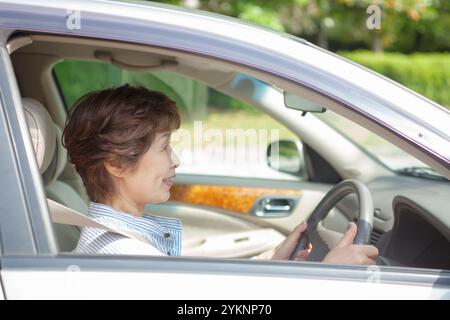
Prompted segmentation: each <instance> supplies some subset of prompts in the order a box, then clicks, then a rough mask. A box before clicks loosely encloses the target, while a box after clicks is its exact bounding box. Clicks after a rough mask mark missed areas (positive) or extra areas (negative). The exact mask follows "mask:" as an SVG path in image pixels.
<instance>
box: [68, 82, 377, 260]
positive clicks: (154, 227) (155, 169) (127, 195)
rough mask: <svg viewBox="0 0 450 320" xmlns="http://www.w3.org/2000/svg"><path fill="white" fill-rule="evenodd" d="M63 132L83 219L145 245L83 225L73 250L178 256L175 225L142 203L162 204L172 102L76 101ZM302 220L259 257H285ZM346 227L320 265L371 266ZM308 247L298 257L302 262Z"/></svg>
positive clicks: (121, 97)
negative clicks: (82, 194)
mask: <svg viewBox="0 0 450 320" xmlns="http://www.w3.org/2000/svg"><path fill="white" fill-rule="evenodd" d="M72 110H73V112H72V113H71V115H70V116H69V118H68V120H67V123H66V127H65V129H64V134H63V140H64V141H63V143H64V146H65V147H66V148H67V151H68V156H69V160H70V161H71V162H72V163H73V164H74V165H75V167H76V170H77V171H78V173H79V174H80V176H81V178H82V180H83V182H84V185H85V187H86V190H87V193H88V196H89V198H90V200H91V202H90V205H89V216H90V217H91V218H92V219H94V220H96V221H98V222H100V223H103V224H105V225H107V226H109V227H110V228H111V229H114V230H120V231H123V232H126V233H128V234H130V233H132V234H136V235H138V236H139V237H140V238H143V239H144V240H145V241H141V240H137V239H136V238H129V237H126V236H124V235H122V234H118V233H113V232H109V231H106V230H101V229H96V228H88V227H85V228H83V230H82V232H81V237H80V240H79V242H78V245H77V248H76V249H75V251H76V252H79V253H103V254H141V255H180V254H181V231H182V226H181V221H180V220H178V219H174V218H165V217H156V216H151V215H147V214H146V215H144V214H143V213H144V207H145V205H146V204H149V203H161V202H165V201H167V200H168V199H169V196H170V188H171V186H172V183H173V179H174V178H175V170H176V168H177V167H178V166H179V163H180V162H179V159H178V158H177V156H176V155H175V153H174V152H173V150H172V149H171V147H170V136H171V133H172V132H173V131H174V130H176V129H178V128H179V126H180V117H179V114H178V111H177V107H176V105H175V103H174V102H173V101H172V100H170V99H169V98H168V97H167V96H165V95H164V94H162V93H160V92H155V91H150V90H147V89H145V88H143V87H131V86H129V85H124V86H122V87H119V88H116V89H107V90H102V91H97V92H92V93H89V94H87V95H85V96H83V97H82V98H81V99H80V100H78V101H77V102H76V103H75V105H74V107H73V109H72ZM305 229H306V223H302V224H300V225H299V226H297V227H296V228H295V229H294V231H293V232H292V233H291V234H290V235H289V236H288V237H287V238H286V239H285V240H284V241H283V242H282V243H281V244H280V245H279V246H278V247H277V248H276V249H274V250H271V251H270V252H266V253H264V254H263V255H261V256H259V257H260V258H270V259H278V260H287V259H289V257H290V256H291V254H292V253H293V251H294V249H295V245H296V243H297V242H298V239H299V238H300V236H301V234H302V232H304V231H305ZM355 235H356V225H355V224H353V223H351V224H350V226H349V229H348V230H347V232H346V234H345V235H344V237H343V238H342V240H341V241H340V243H339V244H338V245H337V246H336V247H335V248H333V249H332V250H331V251H330V253H329V254H328V255H327V256H326V257H325V259H324V262H328V263H358V264H373V263H374V259H375V257H376V256H377V255H378V251H377V249H376V248H375V247H373V246H361V245H353V244H352V241H353V239H354V237H355ZM308 254H309V252H308V250H304V251H301V252H299V253H298V255H297V256H296V257H295V259H296V260H305V259H306V258H307V256H308Z"/></svg>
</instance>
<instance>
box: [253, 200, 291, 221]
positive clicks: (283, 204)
mask: <svg viewBox="0 0 450 320" xmlns="http://www.w3.org/2000/svg"><path fill="white" fill-rule="evenodd" d="M297 202H298V198H297V197H276V196H271V197H263V198H259V199H258V200H257V201H256V203H255V205H254V206H253V208H252V212H251V213H252V214H253V215H255V216H258V217H264V218H275V217H277V218H279V217H285V216H288V215H290V214H291V213H292V211H293V210H294V208H295V206H296V205H297Z"/></svg>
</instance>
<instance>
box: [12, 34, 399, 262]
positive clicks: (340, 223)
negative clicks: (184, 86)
mask: <svg viewBox="0 0 450 320" xmlns="http://www.w3.org/2000/svg"><path fill="white" fill-rule="evenodd" d="M7 49H8V51H9V53H10V55H11V61H12V64H13V67H14V71H15V74H16V78H17V81H18V86H19V89H20V92H21V95H22V97H23V104H24V108H25V109H26V110H27V111H26V112H27V114H28V115H27V120H28V123H29V126H30V133H31V135H32V136H33V130H36V129H32V128H33V126H35V127H36V126H37V125H40V126H41V127H42V131H41V133H42V136H40V137H39V139H38V140H36V137H33V139H34V140H33V144H34V146H35V150H36V157H37V160H38V163H40V165H39V168H40V173H41V174H42V178H43V182H44V185H45V190H46V192H47V197H48V198H49V199H51V200H54V201H55V202H57V203H59V204H61V205H64V206H67V207H68V208H70V209H72V210H75V211H76V212H78V213H82V214H86V212H87V208H88V198H87V195H86V193H85V190H84V187H83V184H82V181H81V179H80V177H79V175H78V174H77V173H76V170H75V168H74V167H73V166H72V165H71V164H70V163H68V162H67V155H66V151H65V150H64V148H63V147H62V145H61V139H60V137H61V129H62V128H63V127H64V124H65V120H66V109H65V106H64V102H63V100H62V97H61V95H60V93H59V90H58V87H57V84H56V82H55V81H54V79H53V74H52V70H53V66H54V65H55V64H57V63H58V62H61V61H62V60H64V59H69V60H86V61H97V62H105V63H111V64H113V65H115V66H117V67H118V68H122V69H125V70H130V71H143V72H152V71H158V70H165V71H171V72H175V73H178V74H181V75H184V76H188V77H190V78H192V79H194V80H197V81H200V82H203V83H205V84H206V85H208V86H209V87H212V88H215V89H217V90H219V91H222V92H223V93H225V94H229V95H231V96H233V97H235V98H239V99H241V100H243V101H245V102H247V103H249V104H252V105H254V106H255V107H256V108H259V109H261V110H262V111H264V112H265V113H267V114H268V115H270V116H272V117H273V118H274V119H276V120H278V121H280V122H281V123H283V124H285V125H286V126H287V127H288V128H289V129H290V130H291V131H293V132H294V133H296V134H297V135H298V136H299V137H302V140H303V141H304V142H306V143H308V144H309V145H310V146H314V149H315V150H316V151H318V152H319V153H321V154H322V155H323V156H324V157H325V158H326V159H328V160H329V161H330V164H331V165H333V167H334V168H335V169H336V170H337V171H338V173H339V174H340V176H341V177H342V178H358V179H359V180H361V181H363V182H364V181H370V180H371V179H372V178H373V177H375V176H379V175H389V174H391V173H390V172H389V171H387V170H386V169H385V168H384V167H383V166H381V165H380V164H379V163H377V162H376V161H373V160H372V159H371V158H370V157H369V156H367V155H366V154H365V153H364V152H361V150H359V149H358V148H357V147H356V146H355V145H354V144H352V143H351V142H349V141H348V140H346V139H344V138H343V137H341V136H340V135H336V134H335V133H334V132H333V131H332V130H333V129H331V128H330V127H329V126H327V125H325V124H324V123H323V122H322V121H320V120H319V119H318V118H316V117H314V116H311V115H309V114H308V115H307V116H305V117H298V114H297V113H296V111H294V110H291V109H287V108H279V106H280V105H283V104H284V102H283V98H282V94H281V95H280V94H279V91H276V90H275V89H274V90H273V92H274V94H269V95H265V96H264V98H263V99H261V100H255V99H254V98H253V89H254V88H252V86H251V85H249V83H248V82H242V83H239V84H238V85H237V86H235V85H232V84H231V83H232V80H233V79H234V78H235V76H236V75H238V74H239V73H241V72H242V73H246V74H249V75H252V76H254V77H256V78H258V79H260V80H261V81H265V82H266V83H271V84H272V85H273V87H274V88H282V87H284V88H290V87H292V84H291V83H287V82H286V81H285V80H282V79H281V80H280V79H278V78H275V77H270V76H268V75H267V74H264V73H262V72H259V71H258V70H249V69H245V68H243V67H241V66H239V65H230V64H226V63H225V62H223V61H220V60H213V59H211V58H206V57H200V56H195V55H193V54H188V53H185V52H179V51H175V50H169V49H163V48H157V47H150V46H145V45H138V44H130V43H124V42H116V41H106V40H98V39H87V38H77V37H66V36H54V35H43V34H20V35H15V36H13V37H12V38H11V39H10V41H9V43H8V45H7ZM292 88H293V87H292ZM296 90H301V91H302V92H301V93H302V94H303V95H304V96H305V97H307V98H308V99H310V100H314V99H317V101H319V102H321V103H324V104H325V105H327V104H326V103H330V104H331V103H332V102H329V101H324V98H323V97H316V96H315V94H314V93H311V92H309V91H306V90H304V89H301V88H300V89H299V88H296ZM44 113H46V115H44ZM32 119H34V120H32ZM37 119H38V120H39V121H40V122H39V123H40V124H38V120H37ZM30 121H31V122H30ZM330 136H333V139H329V137H330ZM336 145H339V150H340V152H335V150H336ZM355 159H359V160H360V161H355ZM352 163H357V164H358V167H352V165H351V164H352ZM220 181H221V180H220V178H218V179H217V183H220ZM325 192H326V189H320V188H318V187H314V188H312V189H308V188H306V189H304V190H302V199H301V201H299V203H298V205H297V207H296V208H295V209H294V212H293V213H292V214H291V215H289V216H287V217H283V218H277V219H270V218H259V217H255V216H252V215H235V214H230V213H229V212H228V213H223V212H218V211H216V210H207V209H205V208H201V207H195V206H190V205H185V204H176V205H174V204H170V203H168V204H162V205H159V206H158V207H157V208H156V209H155V208H154V207H152V214H155V215H160V216H176V217H178V218H181V219H182V221H183V251H182V252H183V255H195V256H210V257H235V258H239V257H250V256H253V255H255V254H258V253H261V252H263V251H265V250H268V249H271V248H273V247H274V246H275V245H276V244H278V243H279V242H280V241H281V240H282V239H283V238H284V235H285V234H287V233H288V232H290V231H291V230H292V228H293V227H294V226H295V225H297V224H298V223H299V222H300V221H304V220H307V218H308V217H309V215H310V214H311V212H312V210H313V209H314V208H315V207H316V205H317V204H318V202H319V201H320V199H321V198H322V197H323V196H324V194H325ZM333 215H334V217H333V225H334V229H335V230H345V226H346V225H347V223H348V221H347V220H346V218H344V217H343V216H342V215H339V214H333V213H330V216H333ZM277 230H279V231H281V232H282V233H280V232H279V231H277ZM55 232H56V235H57V239H58V241H59V246H60V249H61V251H63V252H67V251H71V250H73V248H74V247H75V245H76V242H77V239H78V237H79V228H77V227H76V226H70V225H61V224H55ZM338 238H339V234H334V235H333V236H331V238H330V240H329V243H330V244H332V243H333V242H336V241H337V240H336V239H338ZM242 239H244V241H243V240H242ZM327 242H328V241H327Z"/></svg>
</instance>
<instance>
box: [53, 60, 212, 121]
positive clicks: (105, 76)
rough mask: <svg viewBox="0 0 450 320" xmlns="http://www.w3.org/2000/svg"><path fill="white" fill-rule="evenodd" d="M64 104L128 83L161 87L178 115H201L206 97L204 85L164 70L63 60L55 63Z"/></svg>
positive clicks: (158, 89)
mask: <svg viewBox="0 0 450 320" xmlns="http://www.w3.org/2000/svg"><path fill="white" fill-rule="evenodd" d="M55 74H56V77H57V79H58V81H59V84H60V86H61V90H62V92H63V95H64V98H65V100H66V105H67V107H68V108H70V107H71V106H72V105H73V103H74V102H75V101H76V100H77V99H78V98H80V97H81V96H83V95H84V94H86V93H88V92H90V91H94V90H101V89H106V88H112V87H118V86H120V85H122V84H125V83H129V84H132V85H140V86H144V87H146V88H149V89H151V90H156V91H161V92H163V93H165V94H166V95H168V96H169V97H170V98H171V99H172V100H174V101H175V102H176V104H177V106H178V107H179V109H180V110H181V113H182V116H184V115H189V116H191V117H196V118H201V117H202V116H203V114H204V112H205V108H206V102H207V100H208V90H207V88H206V87H205V86H204V85H202V84H200V83H198V82H196V81H193V80H191V79H188V78H185V77H182V76H180V75H177V76H176V77H173V75H170V73H168V72H154V73H147V72H130V71H126V70H121V69H119V68H117V67H115V66H113V65H111V64H105V63H99V62H90V61H73V60H66V61H63V62H61V63H58V64H57V65H56V66H55Z"/></svg>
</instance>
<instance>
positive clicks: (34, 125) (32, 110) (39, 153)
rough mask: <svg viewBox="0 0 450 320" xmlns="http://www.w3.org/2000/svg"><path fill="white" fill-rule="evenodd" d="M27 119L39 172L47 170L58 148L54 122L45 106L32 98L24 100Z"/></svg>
mask: <svg viewBox="0 0 450 320" xmlns="http://www.w3.org/2000/svg"><path fill="white" fill-rule="evenodd" d="M22 105H23V109H24V113H25V119H26V121H27V124H28V130H29V131H30V135H31V140H32V142H33V148H34V152H35V154H36V160H37V163H38V166H39V172H40V173H41V174H42V173H43V172H44V171H45V170H47V168H48V166H49V165H50V162H51V161H52V158H53V154H54V152H55V148H56V132H55V126H54V124H53V120H52V118H51V117H50V114H49V113H48V112H47V110H46V109H45V108H44V106H43V105H42V104H41V103H40V102H39V101H37V100H35V99H32V98H22Z"/></svg>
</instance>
